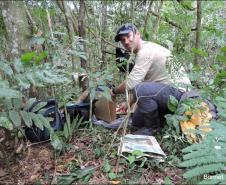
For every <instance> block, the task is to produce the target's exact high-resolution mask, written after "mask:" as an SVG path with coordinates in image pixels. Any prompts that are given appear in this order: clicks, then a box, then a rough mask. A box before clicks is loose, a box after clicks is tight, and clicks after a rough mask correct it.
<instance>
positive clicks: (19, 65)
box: [13, 60, 24, 73]
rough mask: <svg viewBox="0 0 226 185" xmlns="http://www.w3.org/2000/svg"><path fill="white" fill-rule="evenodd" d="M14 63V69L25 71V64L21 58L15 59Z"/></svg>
mask: <svg viewBox="0 0 226 185" xmlns="http://www.w3.org/2000/svg"><path fill="white" fill-rule="evenodd" d="M13 65H14V69H15V70H16V72H17V73H21V72H24V66H23V64H22V63H21V61H20V60H15V62H14V63H13Z"/></svg>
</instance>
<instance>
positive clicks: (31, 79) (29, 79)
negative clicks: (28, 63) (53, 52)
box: [25, 73, 36, 86]
mask: <svg viewBox="0 0 226 185" xmlns="http://www.w3.org/2000/svg"><path fill="white" fill-rule="evenodd" d="M25 77H26V79H27V80H28V81H29V82H30V83H31V84H32V85H34V86H36V82H35V79H34V76H33V74H31V73H27V74H26V75H25Z"/></svg>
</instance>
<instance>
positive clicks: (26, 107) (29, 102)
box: [24, 98, 37, 110]
mask: <svg viewBox="0 0 226 185" xmlns="http://www.w3.org/2000/svg"><path fill="white" fill-rule="evenodd" d="M35 101H37V100H36V98H30V99H29V100H28V101H27V105H26V106H25V108H24V109H25V110H28V109H29V108H30V107H31V105H32V104H33V103H34V102H35Z"/></svg>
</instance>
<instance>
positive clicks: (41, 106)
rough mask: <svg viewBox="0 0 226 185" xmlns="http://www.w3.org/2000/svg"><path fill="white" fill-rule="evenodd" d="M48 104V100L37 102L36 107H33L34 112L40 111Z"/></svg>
mask: <svg viewBox="0 0 226 185" xmlns="http://www.w3.org/2000/svg"><path fill="white" fill-rule="evenodd" d="M46 104H47V102H39V103H37V105H35V107H33V109H32V112H37V111H39V110H40V109H41V108H43V107H44V106H46Z"/></svg>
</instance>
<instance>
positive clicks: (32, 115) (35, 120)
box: [30, 112, 44, 130]
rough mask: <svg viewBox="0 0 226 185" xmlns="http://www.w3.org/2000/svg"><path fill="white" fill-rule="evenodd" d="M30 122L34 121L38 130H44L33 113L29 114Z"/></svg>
mask: <svg viewBox="0 0 226 185" xmlns="http://www.w3.org/2000/svg"><path fill="white" fill-rule="evenodd" d="M30 115H31V118H32V120H33V121H34V124H35V126H37V127H38V128H39V129H41V130H44V127H43V124H42V121H41V120H40V119H39V116H38V115H37V114H35V113H32V112H31V113H30Z"/></svg>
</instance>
